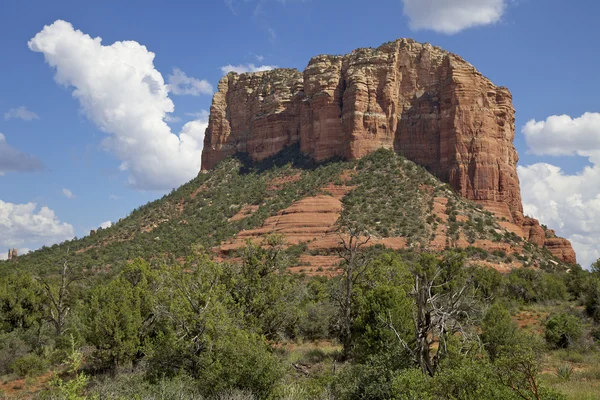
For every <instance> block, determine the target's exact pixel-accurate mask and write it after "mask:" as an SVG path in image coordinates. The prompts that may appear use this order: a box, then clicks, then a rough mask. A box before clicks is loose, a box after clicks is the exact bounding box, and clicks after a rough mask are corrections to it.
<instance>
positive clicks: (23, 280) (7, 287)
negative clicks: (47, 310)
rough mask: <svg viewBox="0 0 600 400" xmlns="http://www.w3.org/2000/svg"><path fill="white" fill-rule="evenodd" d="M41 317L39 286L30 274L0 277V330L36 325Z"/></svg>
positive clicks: (28, 327)
mask: <svg viewBox="0 0 600 400" xmlns="http://www.w3.org/2000/svg"><path fill="white" fill-rule="evenodd" d="M42 318H43V309H42V302H41V288H40V286H39V284H38V283H37V282H36V281H35V280H34V279H33V278H32V277H31V275H29V274H27V273H24V274H16V273H15V274H10V275H8V276H4V277H0V332H11V331H13V330H17V329H23V330H27V329H30V328H33V327H37V326H39V324H40V323H41V320H42Z"/></svg>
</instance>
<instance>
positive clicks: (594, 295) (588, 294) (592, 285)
mask: <svg viewBox="0 0 600 400" xmlns="http://www.w3.org/2000/svg"><path fill="white" fill-rule="evenodd" d="M594 274H595V275H596V274H597V272H595V273H594ZM584 293H585V295H584V301H585V310H586V312H587V314H588V315H589V316H590V317H591V318H592V319H593V320H594V321H596V322H598V323H600V277H596V276H594V277H593V278H592V279H591V281H590V282H589V283H588V287H587V288H586V289H585V292H584Z"/></svg>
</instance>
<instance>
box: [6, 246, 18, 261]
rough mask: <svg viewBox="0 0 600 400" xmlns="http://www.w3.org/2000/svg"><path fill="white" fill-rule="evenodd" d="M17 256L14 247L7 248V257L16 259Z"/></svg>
mask: <svg viewBox="0 0 600 400" xmlns="http://www.w3.org/2000/svg"><path fill="white" fill-rule="evenodd" d="M17 257H19V251H18V250H17V249H16V248H12V249H8V259H9V260H16V259H17Z"/></svg>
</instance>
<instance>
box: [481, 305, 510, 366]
mask: <svg viewBox="0 0 600 400" xmlns="http://www.w3.org/2000/svg"><path fill="white" fill-rule="evenodd" d="M481 329H482V335H481V340H482V342H483V344H484V346H485V349H486V350H487V352H488V354H489V356H490V360H491V361H492V362H494V361H495V360H496V359H497V358H498V357H499V356H500V355H501V353H502V352H503V351H506V349H508V348H510V347H512V346H514V345H516V344H517V340H518V339H517V324H516V323H515V322H513V320H512V319H511V317H510V313H509V312H508V311H507V310H506V309H505V308H504V307H503V306H502V304H500V303H494V305H492V307H490V309H489V310H488V311H487V313H486V314H485V317H484V318H483V321H482V324H481Z"/></svg>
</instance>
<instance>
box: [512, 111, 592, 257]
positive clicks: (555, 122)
mask: <svg viewBox="0 0 600 400" xmlns="http://www.w3.org/2000/svg"><path fill="white" fill-rule="evenodd" d="M522 132H523V134H524V135H525V139H526V142H527V146H528V148H529V151H530V152H532V153H534V154H537V155H551V156H561V155H562V156H583V157H587V158H588V160H589V161H590V162H591V163H592V165H591V166H587V167H585V168H583V170H581V171H579V172H578V173H575V174H568V173H566V172H565V171H563V170H562V168H560V167H558V166H556V165H552V164H548V163H537V164H533V165H528V166H520V167H519V168H518V173H519V178H520V179H521V192H522V196H523V207H524V210H525V213H526V214H529V215H531V216H534V217H536V218H538V219H539V220H540V221H541V222H542V223H544V224H546V225H548V226H549V227H551V228H556V230H557V232H558V233H560V234H561V235H563V236H565V237H567V238H568V239H569V240H571V242H572V243H573V247H574V248H575V251H576V252H577V259H578V261H579V263H580V264H581V265H582V266H584V267H586V268H587V267H589V265H590V264H591V263H592V262H593V261H595V260H596V259H597V258H599V257H600V114H597V113H586V114H584V115H582V116H581V117H578V118H571V117H569V116H567V115H559V116H551V117H548V118H547V119H546V120H545V121H539V122H538V121H535V120H532V121H529V122H528V123H527V124H526V125H525V126H524V127H523V129H522Z"/></svg>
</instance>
